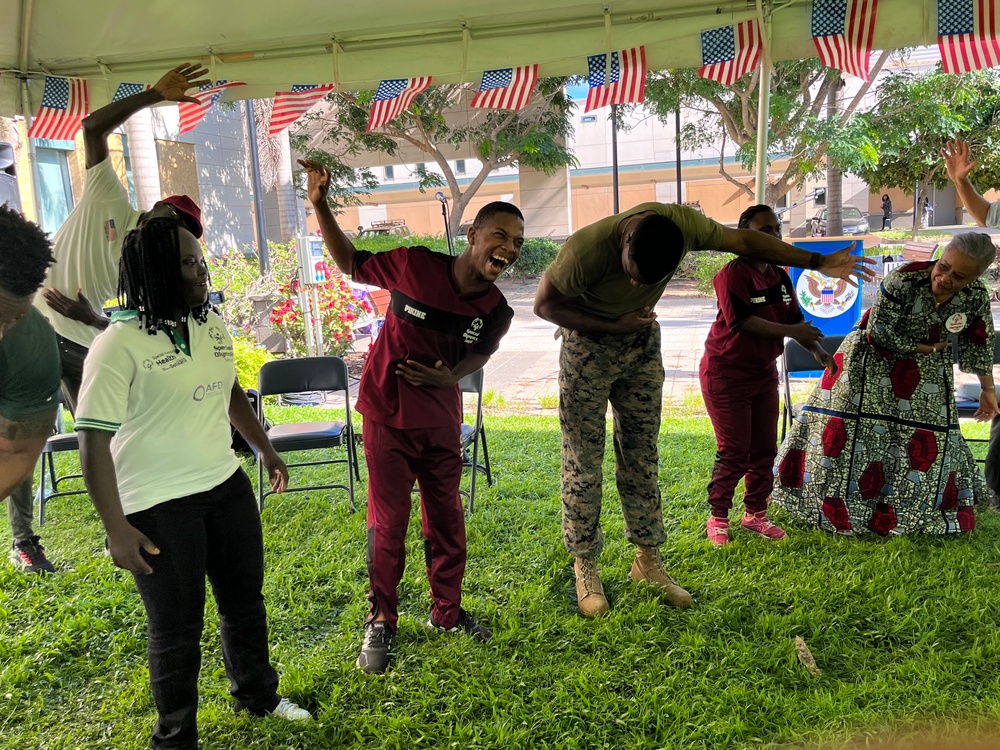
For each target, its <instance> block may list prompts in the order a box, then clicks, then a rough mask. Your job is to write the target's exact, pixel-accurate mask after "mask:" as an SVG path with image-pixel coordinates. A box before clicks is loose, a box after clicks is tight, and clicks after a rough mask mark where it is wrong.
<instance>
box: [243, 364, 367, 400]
mask: <svg viewBox="0 0 1000 750" xmlns="http://www.w3.org/2000/svg"><path fill="white" fill-rule="evenodd" d="M257 390H258V391H260V395H261V396H273V395H275V394H279V393H302V392H304V391H349V390H350V381H349V379H348V372H347V363H346V362H345V361H344V360H342V359H341V358H340V357H332V356H330V357H298V358H295V359H276V360H274V361H272V362H267V363H265V364H264V366H263V367H261V368H260V375H258V376H257Z"/></svg>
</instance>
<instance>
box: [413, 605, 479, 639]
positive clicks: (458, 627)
mask: <svg viewBox="0 0 1000 750" xmlns="http://www.w3.org/2000/svg"><path fill="white" fill-rule="evenodd" d="M427 625H428V627H430V628H433V629H434V630H437V631H438V632H441V633H466V634H467V635H471V636H472V637H473V638H475V639H476V640H477V641H488V640H489V639H490V638H492V637H493V633H492V632H491V631H490V629H489V628H488V627H486V626H485V625H480V624H479V623H478V622H476V620H475V618H474V617H473V616H472V615H470V614H469V613H468V612H466V611H465V610H464V609H460V610H458V621H457V622H456V623H455V624H454V625H453V626H452V627H450V628H446V627H444V626H443V625H438V624H437V621H436V620H435V619H434V615H431V619H430V620H428V621H427Z"/></svg>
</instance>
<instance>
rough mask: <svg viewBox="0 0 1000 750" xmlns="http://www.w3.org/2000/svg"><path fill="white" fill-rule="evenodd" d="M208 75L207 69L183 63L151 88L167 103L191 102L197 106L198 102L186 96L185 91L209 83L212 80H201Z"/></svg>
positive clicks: (198, 65)
mask: <svg viewBox="0 0 1000 750" xmlns="http://www.w3.org/2000/svg"><path fill="white" fill-rule="evenodd" d="M204 75H208V68H205V67H202V66H201V65H200V64H194V65H192V64H191V63H184V64H183V65H178V66H177V67H176V68H174V69H173V70H171V71H168V72H167V73H166V74H165V75H164V76H163V77H162V78H161V79H160V80H159V81H157V82H156V83H155V84H153V88H154V89H156V91H157V92H158V93H159V94H160V96H162V97H163V98H164V99H165V100H167V101H168V102H191V103H192V104H198V100H197V99H195V98H194V97H193V96H188V95H187V90H188V89H190V88H192V87H194V86H204V85H205V84H206V83H211V82H212V79H210V78H202V77H201V76H204Z"/></svg>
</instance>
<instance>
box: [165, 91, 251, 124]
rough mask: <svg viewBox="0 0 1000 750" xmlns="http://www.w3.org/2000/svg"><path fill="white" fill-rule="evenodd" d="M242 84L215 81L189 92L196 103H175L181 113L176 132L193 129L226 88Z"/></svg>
mask: <svg viewBox="0 0 1000 750" xmlns="http://www.w3.org/2000/svg"><path fill="white" fill-rule="evenodd" d="M243 85H244V84H243V82H242V81H216V82H215V83H206V84H205V85H204V86H200V87H199V88H198V90H197V91H196V92H195V93H193V94H191V96H193V97H194V98H195V99H197V100H198V102H199V103H198V104H192V103H191V102H181V103H180V104H178V105H177V109H178V110H179V111H180V114H181V126H180V129H179V131H178V132H179V133H187V132H189V131H191V130H194V129H195V128H196V127H197V126H198V123H199V122H201V121H202V120H204V119H205V115H207V114H208V110H210V109H211V108H212V105H213V104H215V103H216V102H217V101H219V99H220V98H221V97H222V94H223V93H225V90H226V89H228V88H232V87H233V86H243Z"/></svg>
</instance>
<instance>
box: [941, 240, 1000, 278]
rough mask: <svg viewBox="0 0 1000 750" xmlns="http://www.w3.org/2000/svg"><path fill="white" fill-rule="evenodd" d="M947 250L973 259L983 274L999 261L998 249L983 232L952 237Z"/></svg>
mask: <svg viewBox="0 0 1000 750" xmlns="http://www.w3.org/2000/svg"><path fill="white" fill-rule="evenodd" d="M945 250H955V251H957V252H960V253H962V255H967V256H969V257H970V258H972V259H973V260H974V261H975V262H976V264H977V265H978V266H979V273H980V274H982V273H984V272H985V271H986V269H987V268H989V267H990V265H991V264H992V263H993V261H995V260H996V259H997V249H996V247H994V246H993V240H992V239H991V238H990V236H989V235H988V234H984V233H983V232H964V233H962V234H956V235H955V236H954V237H952V239H951V242H949V243H948V247H946V248H945Z"/></svg>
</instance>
